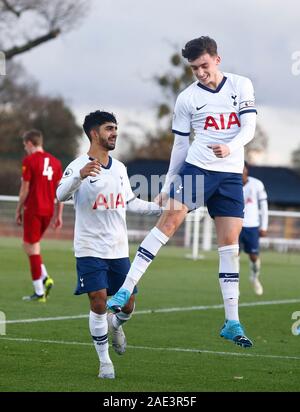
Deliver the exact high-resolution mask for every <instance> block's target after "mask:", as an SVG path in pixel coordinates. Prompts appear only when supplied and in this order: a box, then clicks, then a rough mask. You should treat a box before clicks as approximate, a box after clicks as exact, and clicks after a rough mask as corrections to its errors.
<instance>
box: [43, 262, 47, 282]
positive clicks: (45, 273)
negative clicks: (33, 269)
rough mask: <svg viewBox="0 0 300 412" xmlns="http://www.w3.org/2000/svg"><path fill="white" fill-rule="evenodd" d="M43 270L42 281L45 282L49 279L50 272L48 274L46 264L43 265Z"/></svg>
mask: <svg viewBox="0 0 300 412" xmlns="http://www.w3.org/2000/svg"><path fill="white" fill-rule="evenodd" d="M41 269H42V276H41V279H42V280H44V279H46V278H47V277H48V272H47V269H46V266H45V265H44V263H42V264H41Z"/></svg>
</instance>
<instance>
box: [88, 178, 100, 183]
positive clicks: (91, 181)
mask: <svg viewBox="0 0 300 412" xmlns="http://www.w3.org/2000/svg"><path fill="white" fill-rule="evenodd" d="M98 180H100V179H95V180H90V183H95V182H98Z"/></svg>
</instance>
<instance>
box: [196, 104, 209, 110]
mask: <svg viewBox="0 0 300 412" xmlns="http://www.w3.org/2000/svg"><path fill="white" fill-rule="evenodd" d="M205 106H207V105H206V104H204V105H203V106H200V107H198V106H197V107H196V110H201V109H203V107H205Z"/></svg>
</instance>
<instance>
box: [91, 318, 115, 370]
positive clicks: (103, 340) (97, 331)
mask: <svg viewBox="0 0 300 412" xmlns="http://www.w3.org/2000/svg"><path fill="white" fill-rule="evenodd" d="M89 327H90V332H91V335H92V338H93V340H94V345H95V349H96V351H97V354H98V356H99V360H100V362H103V363H111V359H110V357H109V353H108V337H107V331H108V325H107V314H106V313H104V314H103V315H98V314H97V313H95V312H93V311H90V316H89Z"/></svg>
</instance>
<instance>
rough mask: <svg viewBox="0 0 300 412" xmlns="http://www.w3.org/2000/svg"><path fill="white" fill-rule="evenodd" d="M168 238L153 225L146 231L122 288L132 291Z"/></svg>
mask: <svg viewBox="0 0 300 412" xmlns="http://www.w3.org/2000/svg"><path fill="white" fill-rule="evenodd" d="M168 240H169V238H168V236H166V235H165V234H164V233H163V232H162V231H160V230H159V229H158V228H157V227H154V228H153V229H152V230H151V231H150V232H149V233H148V235H147V236H146V237H145V239H144V240H143V241H142V243H141V245H140V247H139V248H138V251H137V253H136V255H135V258H134V260H133V262H132V264H131V267H130V270H129V272H128V274H127V276H126V279H125V282H124V283H123V285H122V288H125V289H127V290H129V291H130V292H131V293H132V292H133V289H134V286H135V285H136V284H137V283H138V281H139V280H140V278H141V277H142V276H143V274H144V273H145V272H146V270H147V268H148V266H149V265H150V263H151V262H152V260H153V259H154V258H155V256H156V254H157V253H158V251H159V249H160V248H161V247H162V246H163V245H165V244H166V243H167V241H168Z"/></svg>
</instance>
